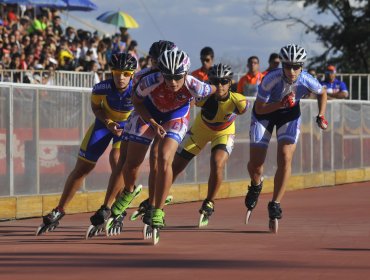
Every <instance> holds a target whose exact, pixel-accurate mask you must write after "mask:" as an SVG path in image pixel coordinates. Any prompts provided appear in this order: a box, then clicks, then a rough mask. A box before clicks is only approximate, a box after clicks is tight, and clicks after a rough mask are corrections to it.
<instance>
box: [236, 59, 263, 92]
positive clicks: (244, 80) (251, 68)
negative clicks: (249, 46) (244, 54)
mask: <svg viewBox="0 0 370 280" xmlns="http://www.w3.org/2000/svg"><path fill="white" fill-rule="evenodd" d="M247 68H248V72H247V73H246V74H245V75H244V76H243V77H241V78H240V80H239V82H238V87H237V91H238V92H239V93H241V94H243V95H245V96H256V95H257V89H258V85H259V84H260V83H261V81H262V78H263V74H262V73H261V72H260V71H259V70H260V61H259V58H258V57H257V56H251V57H249V58H248V63H247Z"/></svg>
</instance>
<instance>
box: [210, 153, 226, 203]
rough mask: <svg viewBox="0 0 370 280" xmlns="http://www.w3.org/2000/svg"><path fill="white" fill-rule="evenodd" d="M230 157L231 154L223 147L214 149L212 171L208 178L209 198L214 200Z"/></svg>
mask: <svg viewBox="0 0 370 280" xmlns="http://www.w3.org/2000/svg"><path fill="white" fill-rule="evenodd" d="M228 158H229V154H228V153H227V152H226V151H224V150H222V149H216V148H215V149H213V150H212V153H211V158H210V166H211V172H210V174H209V179H208V193H207V199H208V200H210V201H214V199H215V198H216V194H217V192H218V190H219V189H220V186H221V183H222V180H223V174H224V169H225V164H226V162H227V160H228Z"/></svg>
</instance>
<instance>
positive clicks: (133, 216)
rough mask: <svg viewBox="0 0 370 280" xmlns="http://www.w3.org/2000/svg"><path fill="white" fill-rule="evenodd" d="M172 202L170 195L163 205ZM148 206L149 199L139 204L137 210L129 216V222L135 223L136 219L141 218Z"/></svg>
mask: <svg viewBox="0 0 370 280" xmlns="http://www.w3.org/2000/svg"><path fill="white" fill-rule="evenodd" d="M172 200H173V196H172V195H169V196H167V198H166V201H165V202H164V205H168V204H170V203H171V202H172ZM148 206H149V198H148V199H146V200H144V201H142V202H141V203H140V205H139V208H138V209H137V210H136V211H135V212H134V213H132V214H131V216H130V220H131V221H136V220H137V218H139V217H143V215H144V214H145V211H146V209H147V207H148Z"/></svg>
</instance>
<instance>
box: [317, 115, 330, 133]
mask: <svg viewBox="0 0 370 280" xmlns="http://www.w3.org/2000/svg"><path fill="white" fill-rule="evenodd" d="M316 123H317V125H318V126H319V127H320V128H321V129H323V130H325V129H327V128H328V121H327V120H326V119H325V117H324V116H322V115H318V116H317V117H316Z"/></svg>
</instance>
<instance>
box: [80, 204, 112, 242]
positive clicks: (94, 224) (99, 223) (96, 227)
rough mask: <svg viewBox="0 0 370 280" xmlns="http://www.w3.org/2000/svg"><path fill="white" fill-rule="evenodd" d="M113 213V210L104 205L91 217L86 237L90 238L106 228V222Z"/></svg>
mask: <svg viewBox="0 0 370 280" xmlns="http://www.w3.org/2000/svg"><path fill="white" fill-rule="evenodd" d="M110 215H111V210H110V208H108V207H107V206H104V205H102V206H101V207H100V208H99V210H98V211H96V212H95V214H94V215H92V216H91V217H90V222H91V225H90V226H89V227H88V229H87V231H86V234H85V239H89V238H91V237H93V236H95V235H98V234H99V233H101V232H103V231H104V230H105V223H106V222H107V220H108V219H109V217H110Z"/></svg>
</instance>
